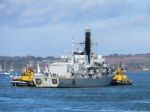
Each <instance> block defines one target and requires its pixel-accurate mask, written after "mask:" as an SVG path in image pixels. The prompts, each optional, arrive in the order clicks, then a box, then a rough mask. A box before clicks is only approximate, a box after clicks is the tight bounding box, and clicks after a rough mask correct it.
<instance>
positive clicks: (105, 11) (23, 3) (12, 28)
mask: <svg viewBox="0 0 150 112" xmlns="http://www.w3.org/2000/svg"><path fill="white" fill-rule="evenodd" d="M85 28H90V29H92V39H93V42H95V43H98V45H97V46H94V51H96V52H97V53H98V54H102V55H107V54H114V53H118V54H135V53H148V52H150V0H0V55H11V56H13V55H21V56H22V55H26V54H27V53H29V54H31V55H35V56H59V55H62V54H66V53H69V52H71V41H72V38H74V41H76V42H80V41H83V40H84V32H85V31H84V29H85Z"/></svg>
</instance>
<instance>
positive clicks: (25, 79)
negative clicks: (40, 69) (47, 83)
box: [11, 67, 35, 87]
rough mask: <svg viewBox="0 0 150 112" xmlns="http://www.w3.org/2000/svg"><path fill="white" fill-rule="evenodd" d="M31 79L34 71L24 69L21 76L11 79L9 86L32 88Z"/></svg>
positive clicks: (28, 68) (29, 68) (27, 68)
mask: <svg viewBox="0 0 150 112" xmlns="http://www.w3.org/2000/svg"><path fill="white" fill-rule="evenodd" d="M33 77H34V71H33V69H32V68H31V67H25V68H24V70H23V72H22V74H21V75H20V76H16V77H13V78H12V81H11V84H12V85H13V86H20V87H22V86H26V87H33V86H35V85H34V82H33Z"/></svg>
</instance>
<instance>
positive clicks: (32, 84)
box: [11, 81, 35, 87]
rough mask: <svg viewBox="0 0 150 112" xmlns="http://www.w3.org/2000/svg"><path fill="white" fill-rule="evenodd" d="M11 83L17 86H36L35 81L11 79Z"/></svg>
mask: <svg viewBox="0 0 150 112" xmlns="http://www.w3.org/2000/svg"><path fill="white" fill-rule="evenodd" d="M11 84H12V85H13V86H15V87H34V86H35V84H34V83H33V82H25V81H11Z"/></svg>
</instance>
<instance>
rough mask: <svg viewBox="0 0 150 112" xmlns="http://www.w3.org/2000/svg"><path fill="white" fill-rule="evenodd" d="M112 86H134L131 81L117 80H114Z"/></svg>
mask: <svg viewBox="0 0 150 112" xmlns="http://www.w3.org/2000/svg"><path fill="white" fill-rule="evenodd" d="M111 85H113V86H117V85H132V82H131V81H117V80H112V82H111Z"/></svg>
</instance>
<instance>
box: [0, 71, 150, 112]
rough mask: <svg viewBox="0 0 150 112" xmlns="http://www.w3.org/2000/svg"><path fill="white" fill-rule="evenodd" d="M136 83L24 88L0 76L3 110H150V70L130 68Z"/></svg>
mask: <svg viewBox="0 0 150 112" xmlns="http://www.w3.org/2000/svg"><path fill="white" fill-rule="evenodd" d="M126 74H128V77H129V78H130V79H132V81H133V85H132V86H130V85H129V86H108V87H96V88H28V87H25V88H20V87H13V86H11V84H10V82H9V81H10V77H9V76H5V75H1V76H0V112H107V111H108V112H139V111H142V112H148V111H150V72H127V73H126Z"/></svg>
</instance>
